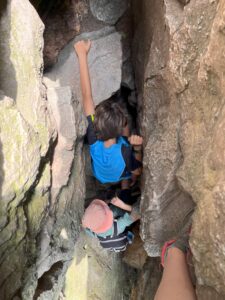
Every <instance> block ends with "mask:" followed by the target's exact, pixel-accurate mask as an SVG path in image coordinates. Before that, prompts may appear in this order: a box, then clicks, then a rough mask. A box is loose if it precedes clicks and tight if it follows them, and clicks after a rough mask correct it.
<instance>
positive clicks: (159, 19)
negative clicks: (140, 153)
mask: <svg viewBox="0 0 225 300" xmlns="http://www.w3.org/2000/svg"><path fill="white" fill-rule="evenodd" d="M96 4H97V5H96ZM224 10H225V3H224V1H223V0H210V1H208V0H195V1H194V0H170V1H168V0H140V1H139V0H123V1H117V0H113V1H112V0H98V1H94V0H93V1H92V0H64V1H59V0H57V1H53V0H30V1H28V0H4V1H1V4H0V128H1V130H0V198H1V201H0V273H1V274H2V275H1V276H0V299H4V300H11V299H13V300H19V299H28V300H32V299H37V300H41V299H44V300H48V299H49V300H50V299H60V300H62V299H66V300H70V299H71V300H74V299H75V300H76V299H78V300H86V299H88V300H92V299H93V300H94V299H102V300H103V299H104V300H105V299H107V300H108V299H112V300H114V299H119V300H122V299H123V300H124V299H126V300H128V299H129V300H143V299H153V298H154V293H155V289H156V288H157V286H158V282H159V280H160V276H161V271H160V270H159V268H158V265H159V255H160V249H161V247H162V245H163V243H164V241H165V240H168V239H170V238H171V237H174V236H176V234H177V232H178V231H179V230H180V228H181V227H182V224H183V220H184V219H185V217H186V215H187V214H188V212H189V211H190V209H191V208H192V207H194V206H195V207H196V210H195V214H194V218H193V225H192V231H191V237H190V244H191V249H192V253H193V264H194V266H195V271H196V290H197V294H198V298H199V299H200V300H201V299H204V300H211V299H219V300H220V299H224V298H225V283H224V278H225V252H224V240H225V233H224V220H225V219H224V211H225V201H224V190H225V189H224V182H225V178H224V167H225V156H224V146H225V141H224V136H225V135H224V131H225V121H224V120H225V115H224V114H225V110H224V99H225V95H224V94H225V91H224V69H225V60H224V52H225V37H224V31H225V30H224V28H225V22H224ZM82 38H90V39H91V40H92V48H91V52H90V55H89V65H90V73H91V78H92V88H93V97H94V99H95V102H96V104H97V103H100V102H101V101H103V100H104V99H106V98H108V97H109V96H110V95H111V94H113V93H115V92H117V91H118V90H120V89H122V90H123V92H124V93H125V95H126V97H127V104H128V105H129V108H130V109H131V115H132V117H133V120H134V124H133V126H134V127H136V128H137V130H138V131H140V134H141V135H142V136H143V138H144V158H143V175H142V177H141V180H140V187H141V190H142V198H141V216H142V217H141V222H140V228H139V227H138V226H137V227H135V228H134V229H133V230H134V231H135V232H136V237H138V239H137V241H135V242H134V244H133V245H132V247H130V248H129V249H128V250H127V251H126V253H125V254H124V255H123V257H121V256H120V255H114V254H109V253H106V252H105V251H103V250H102V249H101V248H100V247H99V245H98V243H97V242H96V241H94V240H93V239H91V238H89V237H88V236H87V235H84V232H83V231H82V230H81V226H80V224H81V218H82V216H83V212H84V207H85V206H86V204H87V203H88V201H89V200H90V199H93V197H94V196H96V194H97V193H99V190H100V192H102V191H103V188H102V186H99V184H98V183H97V182H96V181H95V180H94V178H93V176H92V173H91V170H90V161H88V159H89V158H90V157H89V155H88V152H87V145H86V144H85V143H84V136H85V132H86V127H87V123H86V119H85V117H84V115H83V110H82V106H81V95H80V83H79V70H78V62H77V58H76V55H75V54H74V49H73V44H74V43H75V41H77V40H78V39H82ZM139 234H140V235H139ZM143 244H144V248H143Z"/></svg>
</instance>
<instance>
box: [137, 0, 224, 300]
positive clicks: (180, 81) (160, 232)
mask: <svg viewBox="0 0 225 300" xmlns="http://www.w3.org/2000/svg"><path fill="white" fill-rule="evenodd" d="M179 2H182V4H186V5H185V6H184V5H182V4H181V3H179ZM179 2H178V1H175V0H174V1H145V0H143V1H142V4H141V5H142V10H141V11H137V10H135V12H136V20H137V24H136V26H137V31H136V37H135V39H136V43H135V44H134V45H135V49H134V54H135V55H136V57H137V61H136V67H135V69H136V70H135V71H136V78H137V85H138V90H139V101H140V102H139V105H140V106H142V115H141V116H140V121H141V124H142V132H143V135H144V137H145V141H146V143H145V158H144V184H143V186H144V191H143V199H142V215H143V217H142V237H143V238H144V240H145V248H146V250H147V252H148V254H149V255H153V256H154V255H157V254H159V251H160V247H161V245H162V243H163V242H164V240H165V239H168V238H170V237H172V236H173V235H176V231H178V230H179V227H180V226H181V225H182V219H183V218H184V217H185V214H186V213H187V212H188V210H189V209H190V207H191V206H192V204H191V202H192V200H193V201H194V202H195V203H196V206H197V207H196V211H195V214H194V218H193V226H192V234H191V248H192V251H193V255H194V263H195V269H196V274H197V291H198V297H199V299H204V300H205V299H212V297H215V299H216V297H217V296H218V294H219V295H220V296H221V297H222V298H223V297H224V295H225V285H224V278H225V273H224V270H225V264H224V262H225V256H224V228H223V227H224V226H223V224H224V220H225V218H224V209H225V207H224V188H225V185H224V172H223V170H224V161H225V157H224V146H225V141H224V135H223V134H222V132H224V76H223V70H224V67H225V66H224V57H223V53H224V47H225V39H224V26H225V25H224V15H223V11H224V2H223V1H205V0H198V1H190V2H189V3H188V1H179ZM134 4H135V5H137V2H136V3H134ZM151 12H152V13H151ZM138 14H139V15H138ZM140 35H142V37H141V39H140ZM148 41H150V43H148ZM142 99H143V102H142V101H141V100H142ZM215 249H216V250H215ZM202 287H204V288H202ZM207 287H210V289H208V292H207ZM203 291H204V293H203ZM213 291H215V292H214V293H213ZM213 294H214V296H212V295H213ZM209 295H210V296H209ZM210 297H211V298H210Z"/></svg>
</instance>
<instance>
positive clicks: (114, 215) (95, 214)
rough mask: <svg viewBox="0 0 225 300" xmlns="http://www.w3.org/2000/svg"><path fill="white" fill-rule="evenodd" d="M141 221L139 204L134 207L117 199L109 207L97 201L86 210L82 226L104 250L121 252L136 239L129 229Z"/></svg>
mask: <svg viewBox="0 0 225 300" xmlns="http://www.w3.org/2000/svg"><path fill="white" fill-rule="evenodd" d="M128 212H129V213H128ZM139 219H140V215H139V208H138V204H137V203H136V204H135V205H134V206H133V207H132V206H130V205H127V204H125V203H124V202H123V201H122V200H120V199H119V198H118V197H115V198H113V199H112V200H111V201H110V204H109V205H108V204H107V203H106V202H104V201H103V200H99V199H95V200H93V201H92V202H91V204H90V205H89V206H88V207H87V208H86V210H85V213H84V216H83V219H82V226H83V227H84V228H85V230H86V232H87V233H89V234H90V235H91V236H94V237H96V238H98V239H99V242H100V245H101V246H102V247H103V248H105V249H107V250H110V251H114V252H121V251H125V250H126V247H127V245H128V244H131V243H132V240H133V237H134V235H133V233H132V232H130V231H128V230H127V227H128V226H130V225H131V224H132V223H134V222H135V221H137V220H139Z"/></svg>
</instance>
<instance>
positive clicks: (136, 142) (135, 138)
mask: <svg viewBox="0 0 225 300" xmlns="http://www.w3.org/2000/svg"><path fill="white" fill-rule="evenodd" d="M128 141H129V142H130V144H131V145H132V146H133V147H134V149H135V150H139V149H141V147H142V144H143V138H142V137H141V136H139V135H134V134H133V135H131V136H130V137H129V138H128Z"/></svg>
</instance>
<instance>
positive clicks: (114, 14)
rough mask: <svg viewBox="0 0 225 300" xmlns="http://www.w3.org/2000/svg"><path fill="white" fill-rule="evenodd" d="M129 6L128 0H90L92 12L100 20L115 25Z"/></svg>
mask: <svg viewBox="0 0 225 300" xmlns="http://www.w3.org/2000/svg"><path fill="white" fill-rule="evenodd" d="M127 7H128V0H113V1H110V0H98V1H95V0H90V8H91V12H92V14H93V15H94V16H95V17H96V18H97V19H98V20H100V21H103V22H105V23H107V24H110V25H114V24H115V23H116V22H117V21H118V20H119V18H120V17H121V16H122V15H123V14H124V12H125V11H126V9H127Z"/></svg>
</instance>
